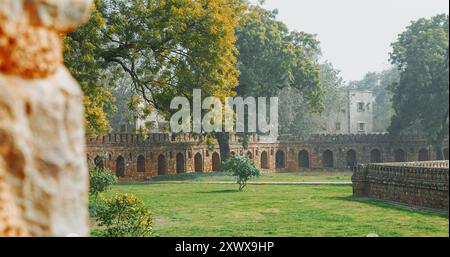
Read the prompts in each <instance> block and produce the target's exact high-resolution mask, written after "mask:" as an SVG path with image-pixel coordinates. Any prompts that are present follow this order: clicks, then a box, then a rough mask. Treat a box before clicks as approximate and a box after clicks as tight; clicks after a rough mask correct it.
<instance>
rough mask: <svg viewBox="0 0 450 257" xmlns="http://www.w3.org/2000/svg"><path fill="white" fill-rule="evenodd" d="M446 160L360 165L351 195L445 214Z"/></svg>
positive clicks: (354, 178)
mask: <svg viewBox="0 0 450 257" xmlns="http://www.w3.org/2000/svg"><path fill="white" fill-rule="evenodd" d="M448 165H449V163H448V161H432V162H410V163H385V164H367V165H359V166H358V167H357V168H356V170H355V173H354V175H353V177H352V181H353V195H354V196H355V197H368V198H374V199H380V200H387V201H394V202H398V203H402V204H407V205H410V206H415V207H421V208H429V209H434V210H438V211H441V212H446V213H448V202H449V196H448V183H449V177H448V175H449V170H448Z"/></svg>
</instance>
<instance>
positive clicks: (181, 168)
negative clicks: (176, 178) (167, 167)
mask: <svg viewBox="0 0 450 257" xmlns="http://www.w3.org/2000/svg"><path fill="white" fill-rule="evenodd" d="M176 158H177V173H178V174H181V173H185V170H186V168H185V164H184V154H182V153H178V154H177V157H176Z"/></svg>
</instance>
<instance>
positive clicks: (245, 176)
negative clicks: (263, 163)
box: [222, 155, 261, 191]
mask: <svg viewBox="0 0 450 257" xmlns="http://www.w3.org/2000/svg"><path fill="white" fill-rule="evenodd" d="M222 166H223V170H224V172H229V173H231V174H233V176H236V177H237V183H238V184H239V191H242V190H243V189H244V187H245V186H247V182H248V180H249V179H251V178H253V177H259V176H260V175H261V171H260V170H259V169H258V168H257V167H256V165H255V163H254V162H253V161H252V160H250V159H249V158H247V157H244V156H236V155H235V156H231V157H230V158H229V159H228V160H227V161H225V162H224V163H223V165H222Z"/></svg>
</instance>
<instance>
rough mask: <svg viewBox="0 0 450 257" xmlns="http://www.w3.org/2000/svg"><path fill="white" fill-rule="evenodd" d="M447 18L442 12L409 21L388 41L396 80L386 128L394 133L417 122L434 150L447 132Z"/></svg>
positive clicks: (437, 148) (438, 146)
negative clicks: (390, 43) (405, 26)
mask: <svg viewBox="0 0 450 257" xmlns="http://www.w3.org/2000/svg"><path fill="white" fill-rule="evenodd" d="M448 20H449V17H448V15H445V14H442V15H437V16H434V17H432V18H430V19H419V20H417V21H414V22H412V23H411V25H410V26H408V28H407V29H406V31H405V32H403V33H402V34H400V35H399V37H398V40H397V42H395V43H393V44H392V47H393V51H392V53H391V62H392V63H393V64H395V65H396V66H397V67H398V68H399V70H400V82H399V83H398V84H396V85H394V86H393V87H392V92H393V94H394V97H393V107H394V110H395V115H394V117H393V120H392V124H391V126H390V128H389V131H390V132H391V133H392V134H393V135H394V136H395V135H397V134H399V133H401V132H402V131H404V130H405V129H407V128H409V127H411V126H413V125H415V124H419V125H420V126H421V128H422V130H423V133H424V134H425V136H426V137H427V138H428V141H429V142H430V143H432V144H433V145H435V147H436V150H439V149H441V146H442V142H443V140H444V138H445V137H446V136H447V135H448V117H449V49H448V47H449V45H448V43H449V23H448ZM438 153H440V154H441V155H442V151H441V150H439V151H438ZM440 157H441V158H442V156H440Z"/></svg>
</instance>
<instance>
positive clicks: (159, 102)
mask: <svg viewBox="0 0 450 257" xmlns="http://www.w3.org/2000/svg"><path fill="white" fill-rule="evenodd" d="M95 7H96V9H95V11H94V14H93V15H92V18H91V20H90V21H89V22H88V23H87V24H86V25H84V26H82V27H80V28H79V29H78V30H77V31H76V32H75V33H71V34H70V35H68V38H67V39H66V45H67V51H66V55H67V56H68V58H67V60H66V63H67V64H68V66H69V67H71V70H72V71H73V73H74V74H75V76H76V77H77V79H79V80H80V81H81V82H82V83H84V84H85V85H86V86H84V87H83V89H84V90H85V91H86V92H87V95H88V96H89V95H90V93H91V90H93V89H95V88H96V87H97V86H99V82H100V81H108V82H111V83H112V84H116V83H117V81H118V78H121V77H124V76H126V78H127V80H128V81H129V82H130V83H128V84H127V85H128V86H129V87H131V88H132V90H133V92H132V93H133V95H138V96H140V97H141V99H142V100H143V101H145V102H147V103H149V104H151V106H153V107H155V108H156V109H157V110H158V111H159V112H160V113H161V114H162V115H165V116H169V115H170V114H171V113H170V112H171V110H170V108H169V105H170V102H171V100H172V98H173V97H174V96H187V97H190V96H191V95H192V89H194V88H201V89H202V90H203V95H204V96H205V97H207V96H211V95H214V96H218V97H226V96H228V95H230V94H231V93H232V92H231V89H232V88H233V87H235V86H236V85H237V77H238V74H239V72H238V70H237V68H236V66H235V63H236V54H237V51H236V48H235V46H234V43H235V41H236V38H235V35H234V28H235V25H236V24H237V22H238V17H239V15H240V13H242V12H243V11H244V10H245V8H246V4H245V3H244V1H241V0H211V1H207V3H205V1H200V0H195V1H192V0H168V1H158V0H133V1H123V0H110V1H109V0H108V1H102V0H96V1H95ZM77 62H78V63H77ZM116 85H117V84H116Z"/></svg>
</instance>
